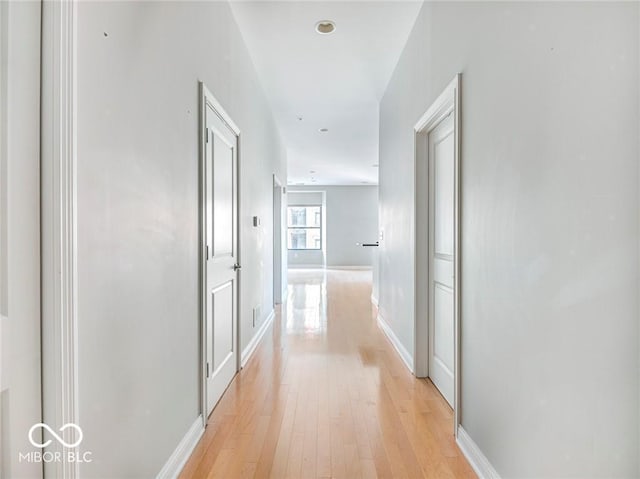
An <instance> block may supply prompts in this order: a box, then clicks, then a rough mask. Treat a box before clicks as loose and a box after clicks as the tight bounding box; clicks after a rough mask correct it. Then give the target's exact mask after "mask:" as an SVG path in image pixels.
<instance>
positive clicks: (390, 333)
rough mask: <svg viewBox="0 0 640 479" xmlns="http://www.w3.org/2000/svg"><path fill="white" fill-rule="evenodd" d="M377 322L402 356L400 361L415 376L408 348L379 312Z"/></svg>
mask: <svg viewBox="0 0 640 479" xmlns="http://www.w3.org/2000/svg"><path fill="white" fill-rule="evenodd" d="M377 320H378V326H380V329H382V332H383V333H384V334H385V336H386V337H387V338H388V339H389V342H390V343H391V344H392V345H393V347H394V348H395V350H396V351H397V352H398V354H399V355H400V359H402V362H403V363H404V364H405V366H407V369H409V371H410V372H411V374H413V357H412V356H411V354H409V351H407V348H405V347H404V345H403V344H402V342H400V339H399V338H398V336H396V333H394V332H393V329H391V326H389V324H388V323H387V322H386V321H385V320H384V318H383V317H382V315H381V314H380V313H379V312H378V317H377Z"/></svg>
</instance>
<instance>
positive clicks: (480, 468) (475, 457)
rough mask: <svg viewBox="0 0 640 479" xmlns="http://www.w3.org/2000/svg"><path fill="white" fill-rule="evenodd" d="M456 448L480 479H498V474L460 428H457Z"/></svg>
mask: <svg viewBox="0 0 640 479" xmlns="http://www.w3.org/2000/svg"><path fill="white" fill-rule="evenodd" d="M456 443H458V447H459V448H460V450H461V451H462V454H464V457H466V458H467V461H469V464H470V465H471V467H472V468H473V470H474V471H475V473H476V474H477V475H478V477H479V478H480V479H500V474H498V472H497V471H496V470H495V469H494V468H493V466H492V465H491V463H490V462H489V460H488V459H487V457H486V456H485V455H484V454H483V453H482V451H481V450H480V448H479V447H478V445H477V444H476V443H475V442H474V441H473V439H471V436H469V434H468V433H467V431H465V430H464V429H463V428H462V426H458V438H457V439H456Z"/></svg>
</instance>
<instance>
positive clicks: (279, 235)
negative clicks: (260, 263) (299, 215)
mask: <svg viewBox="0 0 640 479" xmlns="http://www.w3.org/2000/svg"><path fill="white" fill-rule="evenodd" d="M285 198H286V197H285V188H284V187H283V186H282V182H281V181H280V179H279V178H278V177H277V176H276V175H273V305H274V306H276V305H278V304H281V303H283V302H284V298H285V297H286V294H287V293H286V291H287V278H286V271H287V251H286V248H285V243H284V228H283V225H284V221H283V218H284V211H285V210H284V205H285V204H286V200H285Z"/></svg>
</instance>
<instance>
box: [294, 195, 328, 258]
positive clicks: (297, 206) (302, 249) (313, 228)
mask: <svg viewBox="0 0 640 479" xmlns="http://www.w3.org/2000/svg"><path fill="white" fill-rule="evenodd" d="M289 208H319V209H320V226H289ZM322 210H323V208H322V205H321V204H320V205H319V204H309V205H287V251H322V248H323V244H324V242H323V241H322V235H323V223H324V221H323V216H322ZM289 230H319V231H320V247H319V248H289Z"/></svg>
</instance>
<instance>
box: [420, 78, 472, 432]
mask: <svg viewBox="0 0 640 479" xmlns="http://www.w3.org/2000/svg"><path fill="white" fill-rule="evenodd" d="M461 83H462V74H461V73H458V74H457V75H456V76H455V77H454V78H453V80H452V81H451V82H450V83H449V84H448V85H447V86H446V87H445V89H444V91H443V92H442V93H441V94H440V95H439V96H438V98H437V99H436V100H435V101H434V102H433V103H432V105H431V106H430V107H429V108H428V109H427V111H426V112H425V113H424V115H422V117H420V119H419V120H418V122H417V123H416V124H415V125H414V128H413V129H414V177H415V179H416V180H415V181H416V183H415V185H414V186H415V187H414V204H415V208H414V219H413V220H414V225H415V226H416V228H415V231H416V237H415V238H414V241H415V246H416V258H418V256H419V255H418V249H419V248H421V246H420V244H419V241H418V227H417V225H418V222H419V221H424V217H425V212H428V207H427V210H425V208H424V207H423V206H420V205H419V204H418V194H417V192H418V188H421V187H423V185H420V184H419V182H420V181H421V180H422V175H418V161H419V158H418V135H419V134H424V133H428V132H429V131H431V130H433V129H434V128H435V127H436V126H437V125H438V124H439V123H440V122H441V121H442V120H444V119H445V118H446V117H447V116H448V115H449V114H450V113H451V112H453V115H454V136H455V139H454V145H455V146H454V148H455V151H454V162H455V172H454V177H455V192H454V358H453V363H454V364H453V375H454V391H453V395H454V398H453V414H454V435H456V437H457V434H458V425H459V424H460V417H461V401H460V397H461V396H460V391H461V373H460V365H461V354H460V351H461V336H460V321H461V320H460V314H461V313H460V311H461V309H460V285H461V268H460V264H461V257H460V238H461V224H462V218H461V209H460V204H461V181H460V150H461V135H460V129H461V126H462V123H461V92H460V88H461ZM427 168H428V167H427ZM426 214H427V216H426V217H427V218H428V213H426ZM426 247H427V248H429V245H428V244H427V246H426ZM426 257H427V258H428V257H429V251H428V249H427V254H426ZM419 267H424V265H419V264H418V261H416V262H415V265H414V271H413V275H414V287H415V291H416V295H414V296H415V298H416V299H415V300H414V301H415V302H414V351H415V357H414V363H413V364H414V370H415V371H416V374H417V375H418V376H419V377H425V376H427V375H428V370H429V366H428V358H429V345H428V330H429V324H428V321H429V305H428V304H427V306H426V310H421V308H420V307H419V304H418V300H417V291H419V290H421V289H424V287H425V285H423V284H422V281H423V280H425V278H423V277H422V275H421V274H419V271H418V268H419ZM427 269H428V268H427ZM428 274H429V272H427V277H426V282H427V285H428V284H429V281H430V280H429V277H428ZM427 287H428V286H427ZM427 303H428V300H427ZM425 368H426V370H425Z"/></svg>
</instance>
